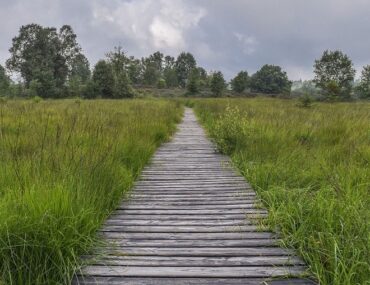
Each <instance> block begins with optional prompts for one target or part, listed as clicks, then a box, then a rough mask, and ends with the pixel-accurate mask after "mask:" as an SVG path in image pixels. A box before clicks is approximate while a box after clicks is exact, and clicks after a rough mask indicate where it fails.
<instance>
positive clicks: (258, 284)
mask: <svg viewBox="0 0 370 285" xmlns="http://www.w3.org/2000/svg"><path fill="white" fill-rule="evenodd" d="M274 279H275V278H274ZM73 284H74V285H93V284H94V285H123V284H124V285H154V284H160V285H313V284H316V283H314V282H313V281H311V280H309V279H298V278H290V279H286V278H284V279H282V280H269V279H266V278H178V277H175V278H168V277H164V278H163V277H162V278H158V277H157V278H154V277H109V276H106V277H102V276H86V277H85V278H82V277H81V279H79V280H75V281H74V282H73Z"/></svg>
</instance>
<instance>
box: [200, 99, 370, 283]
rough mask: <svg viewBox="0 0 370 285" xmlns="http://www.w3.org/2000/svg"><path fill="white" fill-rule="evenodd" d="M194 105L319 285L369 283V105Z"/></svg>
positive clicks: (245, 102)
mask: <svg viewBox="0 0 370 285" xmlns="http://www.w3.org/2000/svg"><path fill="white" fill-rule="evenodd" d="M194 102H195V109H196V112H197V114H198V116H199V117H200V119H201V121H202V122H203V123H204V125H205V126H206V129H207V130H208V132H209V134H210V136H212V137H213V138H214V139H215V141H216V142H217V144H218V146H219V148H220V149H221V150H222V151H223V152H225V153H227V154H229V155H231V156H232V159H233V161H234V163H235V164H236V166H237V167H238V168H239V169H240V171H241V173H242V174H243V175H244V176H245V177H246V178H247V179H248V180H249V181H250V182H251V184H252V185H253V186H254V188H255V189H256V190H257V192H258V193H259V195H260V197H261V198H262V199H263V201H264V203H265V205H266V206H267V207H268V208H269V210H270V211H269V217H268V220H267V223H268V224H269V225H270V226H271V227H272V228H278V229H279V230H280V232H281V234H282V236H283V238H284V241H285V243H286V245H287V246H290V247H295V248H296V249H297V250H298V251H299V253H300V255H301V256H302V257H303V258H304V259H305V260H306V261H307V262H308V264H309V266H310V268H311V270H312V272H313V273H314V274H315V275H316V277H317V279H318V280H319V281H320V282H321V283H320V284H328V285H329V284H330V285H333V284H336V285H343V284H351V285H353V284H370V265H369V260H370V259H369V258H370V104H369V103H338V104H325V103H323V104H316V105H314V106H313V107H312V108H299V107H298V106H297V103H296V102H295V101H287V100H277V99H259V98H257V99H235V100H227V99H220V100H217V99H216V100H215V99H213V100H198V101H194Z"/></svg>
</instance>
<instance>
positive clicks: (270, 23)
mask: <svg viewBox="0 0 370 285" xmlns="http://www.w3.org/2000/svg"><path fill="white" fill-rule="evenodd" d="M369 11H370V1H368V0H352V1H348V0H311V1H306V0H228V1H226V0H111V1H103V0H80V1H73V0H64V1H63V0H51V1H50V0H32V1H27V0H0V19H1V20H0V22H1V24H0V63H1V64H3V63H4V62H5V60H6V58H8V57H9V54H8V49H9V47H10V45H11V39H12V37H14V36H15V35H16V34H17V32H18V29H19V27H20V26H21V25H24V24H28V23H31V22H36V23H39V24H41V25H45V26H55V27H60V26H61V25H63V24H70V25H72V27H73V28H74V30H75V32H76V33H77V36H78V40H79V42H80V44H81V46H82V48H83V49H84V52H85V54H86V55H87V57H88V58H89V60H90V62H91V63H92V64H94V63H95V62H96V61H97V60H98V59H100V58H102V57H104V54H105V53H106V52H107V51H109V50H111V49H112V48H113V46H115V45H118V44H121V45H122V46H123V47H124V49H125V50H126V52H127V53H128V54H130V55H135V56H138V57H140V56H145V55H148V54H149V53H152V52H154V51H156V50H160V51H162V52H164V53H166V54H171V55H174V56H175V55H177V54H178V53H179V52H180V51H182V50H188V51H190V52H192V53H194V55H195V56H196V58H197V60H198V63H199V64H200V65H202V66H204V67H205V68H206V69H208V70H222V71H223V72H224V73H225V75H226V77H227V78H230V77H231V76H233V75H234V74H235V73H236V72H238V71H239V70H248V71H249V72H250V73H253V72H255V71H256V70H258V69H259V68H260V67H261V66H262V65H263V64H265V63H270V64H278V65H281V66H282V67H283V68H284V69H285V70H286V71H287V72H288V74H289V76H290V77H291V78H292V79H299V78H303V79H307V78H310V77H312V65H313V61H314V59H315V58H318V57H319V56H320V55H321V53H322V52H323V50H325V49H341V50H343V51H344V52H346V53H347V54H348V55H349V56H350V57H351V58H352V59H353V61H354V64H355V67H356V68H357V69H360V68H361V67H362V66H363V65H365V64H370V37H369V36H368V27H369V26H370V17H368V13H369Z"/></svg>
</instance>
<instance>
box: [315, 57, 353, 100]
mask: <svg viewBox="0 0 370 285" xmlns="http://www.w3.org/2000/svg"><path fill="white" fill-rule="evenodd" d="M314 72H315V79H314V82H315V84H316V86H317V87H319V88H321V89H322V90H323V91H324V95H325V96H326V97H327V98H331V99H333V98H342V99H344V98H349V97H350V95H351V89H352V85H353V80H354V77H355V73H356V71H355V69H354V68H353V63H352V61H351V60H350V58H349V57H348V56H347V55H345V54H344V53H342V52H341V51H338V50H336V51H328V50H326V51H324V53H323V55H322V57H321V58H320V59H318V60H316V61H315V65H314Z"/></svg>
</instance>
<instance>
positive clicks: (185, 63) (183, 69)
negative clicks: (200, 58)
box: [175, 52, 197, 88]
mask: <svg viewBox="0 0 370 285" xmlns="http://www.w3.org/2000/svg"><path fill="white" fill-rule="evenodd" d="M196 65H197V63H196V61H195V58H194V56H193V55H192V54H191V53H189V52H182V53H180V55H179V56H178V57H177V59H176V63H175V69H176V73H177V80H178V83H179V85H180V86H181V87H183V88H184V87H185V86H186V81H187V79H188V76H189V74H190V71H191V70H192V69H193V68H195V67H196Z"/></svg>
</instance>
